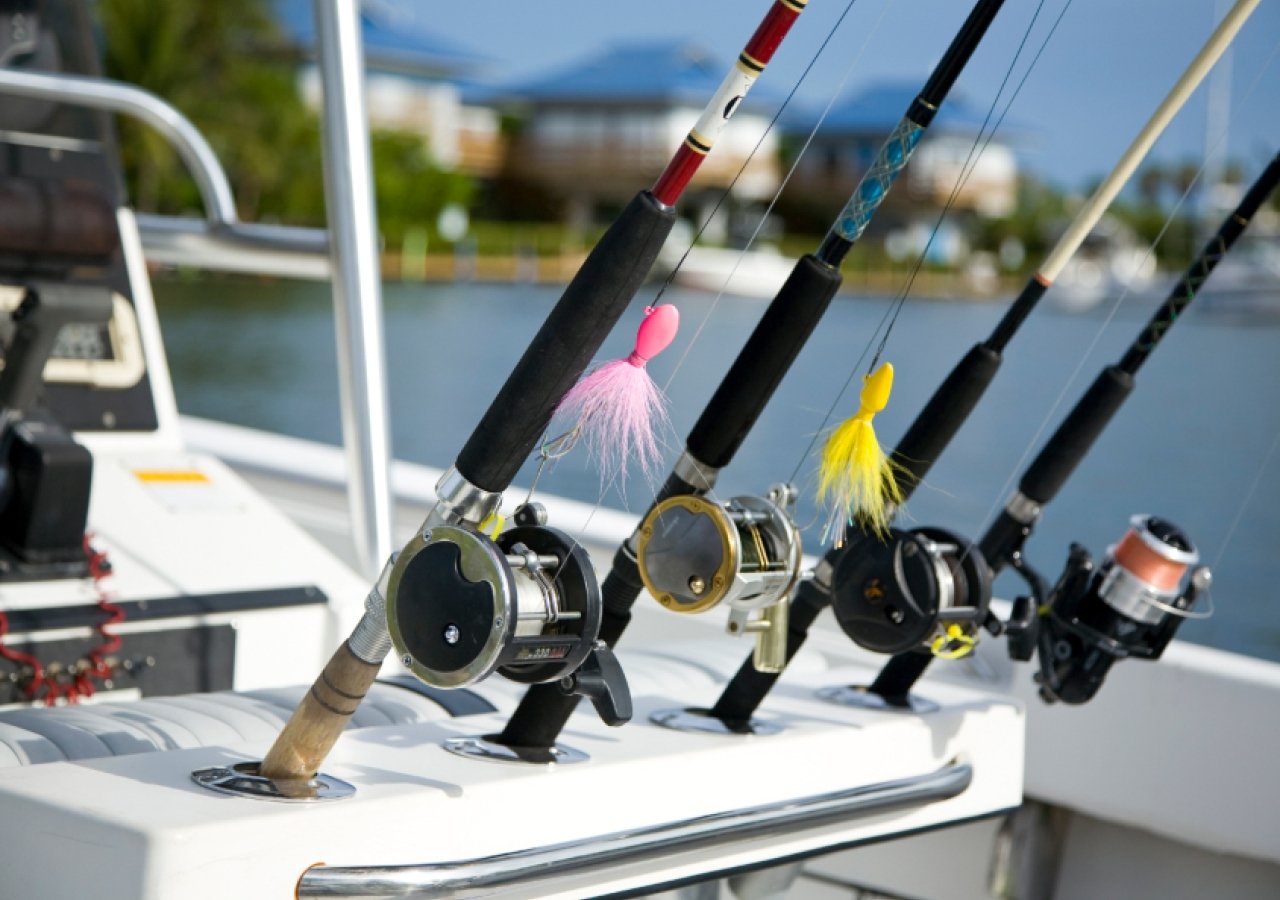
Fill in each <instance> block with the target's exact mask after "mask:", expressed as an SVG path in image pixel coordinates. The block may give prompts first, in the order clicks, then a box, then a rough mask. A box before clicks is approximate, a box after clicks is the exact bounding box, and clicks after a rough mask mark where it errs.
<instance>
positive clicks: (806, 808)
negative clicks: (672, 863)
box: [297, 764, 973, 900]
mask: <svg viewBox="0 0 1280 900" xmlns="http://www.w3.org/2000/svg"><path fill="white" fill-rule="evenodd" d="M972 780H973V769H972V767H971V766H969V765H967V764H953V765H950V766H947V767H945V768H942V769H939V770H938V771H936V772H930V773H928V774H925V775H918V776H915V777H912V778H902V779H899V780H896V781H885V782H881V783H879V784H871V785H863V786H860V787H855V788H849V789H846V790H843V791H834V792H831V793H826V794H817V795H815V796H811V797H803V798H800V799H797V800H787V801H782V802H779V803H770V804H765V805H762V806H753V807H748V808H746V809H738V810H728V811H725V812H721V813H715V814H712V815H708V816H700V817H697V818H693V819H684V820H680V821H676V822H668V823H665V824H662V825H655V826H652V827H649V828H642V829H638V830H636V831H629V832H616V833H613V834H606V835H600V836H598V837H595V838H591V839H588V840H583V841H569V842H566V843H563V844H554V845H552V846H549V847H537V848H534V849H531V850H520V851H516V852H513V853H501V854H498V855H496V856H486V857H480V858H477V859H468V860H460V861H457V862H444V863H427V864H423V865H409V866H344V867H337V866H334V867H328V866H317V867H314V868H311V869H308V870H307V871H306V872H304V873H303V875H302V878H301V880H300V881H299V882H298V890H297V894H298V896H299V897H361V898H403V897H413V898H421V900H428V898H435V897H478V896H484V895H487V894H490V893H492V892H493V891H495V890H498V889H501V888H511V887H513V886H515V885H518V884H520V885H531V884H536V883H538V882H541V881H544V880H546V879H550V878H562V877H565V876H569V875H591V874H593V873H600V874H604V873H605V872H606V871H607V870H608V869H610V868H613V867H616V866H619V865H631V864H637V863H646V862H652V861H655V860H657V859H659V858H661V857H664V856H669V855H672V854H677V853H686V852H689V851H693V850H713V851H714V850H719V849H729V846H730V845H731V844H733V843H734V842H737V841H742V840H749V839H752V838H759V837H766V836H769V835H778V834H780V833H782V832H784V831H788V830H792V829H796V828H813V827H818V826H821V825H829V824H832V823H835V822H838V821H840V820H843V819H848V818H851V817H855V816H866V815H870V814H872V813H880V812H885V811H888V810H891V809H900V808H903V807H907V806H920V805H923V804H925V803H931V802H935V801H939V800H947V799H950V798H951V797H955V796H957V795H959V794H961V793H963V792H964V791H965V790H966V789H967V788H968V787H969V784H970V783H971V782H972ZM709 874H717V873H714V872H713V873H709Z"/></svg>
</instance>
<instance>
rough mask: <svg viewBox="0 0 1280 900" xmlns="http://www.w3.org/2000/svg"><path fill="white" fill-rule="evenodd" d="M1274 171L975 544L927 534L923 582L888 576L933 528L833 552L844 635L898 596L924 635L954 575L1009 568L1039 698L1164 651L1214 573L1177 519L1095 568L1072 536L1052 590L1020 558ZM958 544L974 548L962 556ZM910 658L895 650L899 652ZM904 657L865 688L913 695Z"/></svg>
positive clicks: (869, 630)
mask: <svg viewBox="0 0 1280 900" xmlns="http://www.w3.org/2000/svg"><path fill="white" fill-rule="evenodd" d="M1277 183H1280V154H1277V155H1276V156H1275V157H1274V158H1272V160H1271V162H1270V164H1269V165H1268V166H1267V167H1266V168H1265V169H1264V170H1263V172H1262V174H1261V175H1259V176H1258V178H1257V180H1256V181H1255V182H1254V184H1253V186H1252V187H1251V188H1250V189H1249V191H1248V192H1247V193H1246V194H1245V196H1244V197H1243V198H1242V199H1241V201H1240V203H1239V205H1238V206H1237V207H1236V209H1235V210H1234V211H1233V212H1232V213H1231V214H1230V215H1229V216H1228V217H1227V218H1226V220H1225V221H1223V223H1222V225H1221V226H1220V227H1219V228H1218V231H1217V233H1216V234H1214V236H1213V237H1212V238H1211V239H1210V240H1209V241H1208V243H1207V244H1206V245H1205V247H1204V248H1203V249H1202V250H1201V252H1200V254H1199V255H1198V256H1197V257H1196V259H1195V260H1194V261H1193V262H1192V263H1191V265H1190V267H1189V268H1188V269H1187V271H1186V272H1185V273H1184V274H1183V276H1182V278H1180V279H1179V280H1178V282H1177V284H1175V285H1174V286H1173V288H1172V290H1171V291H1170V293H1169V296H1168V298H1167V299H1166V300H1165V301H1164V303H1163V304H1161V306H1160V307H1159V309H1157V310H1156V312H1155V313H1154V314H1153V315H1152V317H1151V319H1150V321H1149V322H1148V323H1147V324H1146V326H1145V327H1144V328H1143V329H1142V331H1141V333H1139V335H1138V336H1137V338H1136V339H1135V340H1134V341H1133V343H1132V344H1130V346H1129V348H1128V349H1127V350H1126V351H1125V353H1124V355H1123V356H1122V357H1121V359H1120V360H1119V362H1117V363H1116V364H1114V365H1110V366H1107V367H1106V368H1104V369H1103V370H1102V372H1101V373H1100V374H1099V375H1098V377H1097V379H1096V380H1095V381H1094V382H1093V384H1092V385H1091V386H1090V387H1089V389H1088V390H1087V391H1085V393H1084V394H1083V396H1081V398H1080V400H1079V401H1078V402H1077V403H1076V405H1075V406H1074V407H1073V408H1072V410H1071V411H1070V412H1069V413H1068V414H1067V416H1066V418H1065V419H1063V421H1062V424H1061V425H1060V426H1059V427H1058V429H1057V431H1055V432H1054V434H1053V436H1052V437H1050V438H1049V440H1048V441H1047V442H1046V443H1045V445H1044V447H1043V448H1042V449H1041V450H1040V452H1039V453H1038V454H1037V456H1036V458H1035V460H1034V461H1033V462H1032V463H1031V464H1030V466H1028V467H1027V469H1026V471H1025V472H1024V473H1023V476H1022V479H1021V480H1020V482H1019V484H1018V489H1017V490H1016V491H1014V493H1013V495H1012V496H1011V497H1010V498H1009V501H1008V502H1007V503H1006V505H1005V507H1004V509H1003V510H1002V511H1001V513H1000V515H999V517H998V518H997V519H996V521H995V522H993V523H992V524H991V526H990V527H989V528H988V529H987V531H986V533H985V534H984V535H983V536H982V539H981V540H980V541H979V542H978V543H977V545H976V546H968V545H966V544H965V543H964V542H963V541H962V540H954V541H953V542H952V543H951V544H950V545H949V546H948V545H946V544H943V543H942V542H941V541H939V542H937V543H935V544H934V546H933V547H928V546H921V547H920V548H919V549H920V552H918V553H916V554H913V556H914V557H915V558H916V560H917V562H915V563H912V562H911V561H910V560H907V569H908V570H910V569H912V568H920V564H923V565H925V566H932V565H935V564H936V563H938V562H940V561H941V562H943V563H944V564H945V565H946V566H947V568H948V569H949V570H950V571H949V575H946V576H942V577H941V578H939V579H936V583H935V582H929V583H927V584H926V583H925V581H922V580H920V578H919V575H918V574H917V573H915V572H911V571H903V572H901V574H898V575H896V577H891V576H890V572H889V567H890V566H892V565H893V562H894V560H895V559H896V560H897V561H899V562H901V561H903V560H905V559H906V557H902V556H900V555H899V552H898V551H900V550H901V549H902V548H903V547H904V546H905V544H904V543H902V542H905V541H917V542H918V540H919V537H920V536H921V532H927V531H928V530H927V529H917V530H916V531H915V532H895V534H894V535H893V538H892V539H891V540H890V541H889V544H888V546H886V548H885V549H884V550H882V551H878V552H875V553H874V554H865V555H863V557H862V558H855V557H854V556H853V555H849V556H846V557H845V558H844V559H843V560H841V561H840V563H839V564H838V568H837V571H836V573H835V584H836V587H835V588H834V591H833V595H832V601H831V602H832V608H833V610H834V612H835V613H836V620H837V621H838V622H839V623H840V625H841V627H842V628H843V629H844V631H845V633H846V634H848V635H849V636H850V637H852V638H853V639H854V640H855V641H856V642H857V643H859V644H860V645H862V646H867V645H868V639H869V642H870V643H871V644H879V643H881V642H882V641H884V640H885V639H886V637H887V636H888V630H886V629H885V628H884V625H883V624H882V623H884V622H885V621H886V620H885V615H884V612H885V610H886V609H887V608H889V606H890V605H891V604H897V607H898V608H900V609H901V610H902V611H903V613H904V618H903V620H902V621H901V622H900V623H895V624H894V626H893V628H892V629H890V630H892V631H896V632H897V634H896V635H894V636H895V637H896V638H899V639H902V638H904V637H906V638H907V639H909V640H910V641H911V643H912V644H914V645H915V646H917V647H918V646H919V643H920V638H919V635H924V634H932V633H934V632H935V631H936V630H937V628H938V625H939V622H940V621H942V620H943V617H945V616H947V615H948V614H949V613H950V612H952V611H954V609H956V608H957V607H959V606H961V605H963V603H962V602H954V603H953V604H952V609H951V610H948V609H947V608H946V607H947V604H946V603H944V602H940V599H939V598H940V596H941V594H942V593H943V592H944V590H945V589H946V588H947V585H946V584H945V582H946V580H947V578H948V577H950V578H952V580H954V581H955V582H956V585H957V588H958V589H957V590H956V593H957V594H963V593H968V594H970V595H972V594H975V593H984V594H986V595H987V596H989V595H990V584H991V580H992V579H993V578H994V577H995V576H996V575H997V574H999V573H1000V572H1001V570H1003V569H1004V568H1005V567H1006V566H1007V567H1009V568H1012V569H1013V570H1014V571H1015V572H1017V573H1018V574H1019V575H1020V576H1021V577H1022V578H1023V579H1024V580H1025V581H1026V582H1027V584H1028V586H1029V587H1030V589H1031V596H1030V597H1021V598H1018V600H1017V601H1016V602H1015V605H1014V611H1013V615H1012V617H1011V619H1010V622H1009V623H1008V624H1007V625H1006V626H1003V627H1004V628H1005V629H1006V630H1007V631H1008V632H1009V635H1010V644H1009V648H1010V652H1011V654H1012V655H1013V656H1014V657H1015V658H1018V659H1023V660H1026V659H1029V658H1030V656H1031V653H1032V652H1033V651H1034V650H1035V648H1036V647H1037V646H1039V648H1040V660H1041V677H1040V680H1041V687H1042V696H1044V697H1045V698H1046V699H1048V700H1057V699H1061V700H1065V701H1066V702H1069V703H1083V702H1085V701H1087V700H1089V699H1090V698H1092V696H1093V694H1094V693H1095V692H1096V691H1097V689H1098V687H1100V686H1101V684H1102V679H1103V678H1104V677H1105V675H1106V672H1107V670H1108V669H1109V668H1110V666H1111V664H1112V662H1114V661H1115V660H1116V659H1120V658H1124V657H1126V656H1138V657H1142V658H1148V659H1156V658H1158V657H1159V655H1160V653H1161V652H1162V651H1163V649H1164V647H1165V645H1167V644H1168V642H1169V641H1170V640H1171V639H1172V638H1173V634H1174V632H1175V631H1176V629H1177V627H1178V625H1180V624H1181V622H1182V620H1183V619H1184V618H1186V617H1187V616H1188V612H1187V611H1188V610H1189V608H1190V606H1191V605H1192V604H1193V603H1194V602H1195V598H1196V596H1197V595H1198V594H1200V593H1202V592H1203V591H1204V589H1205V588H1206V587H1207V585H1208V580H1209V573H1208V570H1207V569H1205V568H1200V569H1195V570H1191V569H1190V567H1191V566H1192V565H1194V563H1195V562H1196V561H1197V559H1198V557H1197V554H1196V553H1195V550H1194V547H1193V545H1192V544H1191V541H1190V540H1189V539H1188V538H1187V537H1186V536H1185V534H1183V533H1182V532H1181V530H1180V529H1178V528H1177V527H1176V526H1173V525H1172V524H1171V523H1168V522H1166V521H1164V520H1160V519H1157V518H1155V517H1150V516H1142V517H1136V518H1135V520H1134V523H1133V524H1134V528H1133V530H1132V531H1131V532H1130V533H1129V534H1127V535H1126V536H1125V538H1124V539H1123V540H1122V541H1121V542H1120V543H1119V544H1117V545H1116V547H1115V548H1114V549H1113V551H1112V553H1111V554H1110V556H1109V558H1108V560H1107V563H1106V564H1105V565H1104V566H1103V567H1101V568H1100V569H1099V570H1097V571H1095V567H1094V565H1093V562H1092V559H1091V558H1090V557H1089V555H1088V553H1087V552H1085V551H1084V550H1083V548H1081V547H1079V546H1078V545H1074V546H1073V547H1072V551H1071V557H1070V560H1069V562H1068V565H1067V569H1066V571H1065V572H1064V574H1063V576H1062V578H1060V579H1059V581H1058V583H1057V585H1056V586H1055V588H1054V589H1053V591H1052V592H1046V590H1045V581H1044V579H1043V578H1041V577H1040V576H1039V574H1038V573H1036V572H1035V570H1034V569H1032V568H1031V567H1030V565H1029V564H1028V563H1027V562H1026V560H1025V559H1024V558H1023V554H1022V548H1023V545H1024V544H1025V543H1026V540H1027V538H1028V537H1029V536H1030V534H1031V532H1032V529H1033V528H1034V527H1035V524H1036V523H1037V522H1038V521H1039V519H1040V516H1041V515H1042V514H1043V511H1044V508H1045V506H1047V505H1048V504H1049V502H1050V501H1052V500H1053V499H1054V498H1055V497H1056V496H1057V494H1058V491H1059V490H1060V489H1061V488H1062V486H1063V484H1065V483H1066V480H1067V479H1068V478H1069V477H1070V476H1071V474H1072V472H1074V471H1075V469H1076V467H1077V466H1078V465H1079V464H1080V461H1081V460H1082V459H1084V457H1085V454H1087V453H1088V452H1089V449H1090V448H1091V447H1092V446H1093V444H1094V442H1095V441H1096V440H1097V439H1098V437H1099V436H1100V435H1101V434H1102V431H1103V429H1104V428H1106V426H1107V424H1108V423H1109V422H1110V421H1111V419H1112V418H1113V417H1114V416H1115V414H1116V412H1118V411H1119V409H1120V407H1121V405H1122V404H1123V403H1124V401H1125V400H1126V399H1127V398H1128V397H1129V395H1130V394H1131V393H1132V392H1133V388H1134V385H1135V383H1136V382H1135V379H1136V376H1137V374H1138V371H1139V369H1141V367H1142V365H1143V363H1145V362H1146V360H1147V358H1148V357H1149V356H1150V355H1151V353H1152V352H1153V351H1154V350H1155V348H1156V347H1157V346H1158V345H1159V343H1160V341H1161V340H1163V339H1164V336H1165V335H1166V334H1167V333H1168V332H1169V329H1170V328H1172V327H1173V325H1174V323H1176V322H1177V321H1178V319H1179V318H1180V317H1181V315H1182V314H1183V312H1185V310H1186V308H1187V307H1188V306H1189V305H1190V304H1191V302H1192V301H1193V300H1195V298H1196V296H1197V295H1198V294H1199V292H1200V289H1201V287H1202V286H1203V285H1204V283H1205V281H1206V280H1208V278H1209V276H1210V274H1212V272H1213V270H1214V268H1215V267H1216V266H1217V265H1218V263H1219V262H1221V261H1222V259H1223V258H1224V257H1225V256H1226V255H1227V253H1228V252H1229V251H1230V249H1231V246H1232V245H1233V244H1234V243H1235V242H1236V239H1237V238H1239V237H1240V235H1241V234H1243V233H1244V231H1245V229H1246V228H1247V227H1248V225H1249V222H1250V220H1251V219H1252V218H1253V216H1254V214H1255V213H1257V211H1258V209H1259V208H1260V207H1261V206H1262V204H1263V202H1264V201H1265V200H1266V199H1267V197H1268V196H1269V195H1270V194H1271V192H1272V190H1273V189H1274V188H1275V187H1276V185H1277ZM924 536H925V537H928V535H927V534H926V535H924ZM895 545H896V546H895ZM873 555H874V556H875V557H876V558H875V560H874V561H873V560H872V558H871V557H872V556H873ZM961 556H967V557H968V560H967V561H965V562H964V563H960V562H959V561H960V559H961ZM966 565H967V566H969V569H968V570H965V569H964V566H966ZM920 571H921V572H923V569H920ZM1188 571H1191V576H1192V577H1191V583H1190V585H1189V586H1187V587H1186V588H1183V587H1182V586H1181V581H1182V578H1183V575H1185V574H1186V573H1187V572H1188ZM872 579H880V581H879V583H880V584H882V585H884V586H885V593H884V596H883V597H879V598H874V601H873V599H872V598H869V597H867V596H865V594H866V588H867V586H868V585H869V584H870V583H871V580H872ZM908 581H910V582H913V591H912V598H913V600H914V602H913V603H911V604H906V603H902V602H901V597H900V595H899V590H900V589H901V588H902V587H904V586H905V585H906V584H907V582H908ZM961 581H963V582H964V583H963V584H960V582H961ZM1033 601H1034V602H1033ZM992 618H993V619H994V617H992ZM997 624H998V623H997ZM993 630H995V629H993ZM910 652H911V653H914V654H915V655H916V656H917V657H921V658H925V660H926V662H927V659H928V658H931V656H926V652H922V651H921V650H919V649H913V650H912V651H910ZM908 658H911V657H908V656H906V655H904V656H899V657H895V662H896V660H899V659H902V660H906V659H908ZM912 663H913V665H911V666H910V667H908V666H907V665H905V663H904V664H901V665H900V667H899V668H896V669H890V668H889V667H888V666H886V668H885V670H884V671H883V672H881V674H880V677H879V678H878V679H877V684H876V685H873V686H872V687H871V688H870V689H869V690H870V691H871V692H872V693H874V694H877V695H878V696H879V697H880V698H882V699H884V700H886V701H888V702H890V703H892V704H895V705H902V704H906V703H908V702H909V692H910V690H911V687H912V685H913V684H914V683H915V680H914V678H912V677H911V676H912V674H913V673H916V672H922V671H923V666H920V665H918V664H916V663H917V660H916V659H914V658H912ZM916 677H918V675H916Z"/></svg>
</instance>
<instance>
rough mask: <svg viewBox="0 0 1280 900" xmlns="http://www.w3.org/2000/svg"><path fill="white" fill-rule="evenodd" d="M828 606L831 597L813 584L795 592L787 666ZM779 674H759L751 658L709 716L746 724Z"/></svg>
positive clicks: (788, 632) (789, 626)
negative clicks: (820, 614) (819, 615)
mask: <svg viewBox="0 0 1280 900" xmlns="http://www.w3.org/2000/svg"><path fill="white" fill-rule="evenodd" d="M830 605H831V594H829V593H828V592H827V591H826V590H825V589H824V588H823V587H822V586H820V585H819V584H818V583H817V582H815V581H803V582H801V583H800V587H798V588H797V589H796V595H795V597H794V599H792V601H791V609H790V610H789V611H788V613H789V615H788V616H787V663H788V664H790V662H791V660H793V659H795V656H796V654H797V653H799V652H800V648H801V647H803V646H804V641H805V638H807V637H808V636H809V628H810V627H811V626H812V625H813V622H814V620H815V619H817V618H818V614H819V613H820V612H822V611H823V610H824V609H826V608H827V607H828V606H830ZM781 675H782V673H781V672H761V671H760V670H759V669H757V668H756V667H755V665H754V664H753V658H752V657H751V656H748V657H747V660H746V662H744V663H743V664H742V667H741V668H740V669H738V673H737V674H736V675H734V676H733V678H732V680H730V682H729V683H728V684H727V685H725V688H724V691H723V692H722V693H721V694H720V699H719V700H717V701H716V705H715V706H713V707H712V708H711V715H713V716H715V717H716V718H718V719H720V720H721V721H722V722H729V723H734V722H747V721H749V720H750V719H751V716H752V715H753V714H754V713H755V711H756V710H757V709H758V708H759V707H760V704H761V703H763V702H764V698H765V697H767V696H768V695H769V691H771V690H773V686H774V685H775V684H776V683H777V681H778V679H779V678H780V677H781Z"/></svg>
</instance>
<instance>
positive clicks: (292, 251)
mask: <svg viewBox="0 0 1280 900" xmlns="http://www.w3.org/2000/svg"><path fill="white" fill-rule="evenodd" d="M134 218H135V219H136V220H137V223H138V233H139V235H140V236H141V238H142V250H143V253H144V254H145V256H146V257H147V259H149V260H151V261H152V262H156V263H163V264H165V265H171V266H193V267H195V268H197V269H207V270H211V271H221V272H240V273H243V274H247V275H274V276H276V277H278V278H303V279H315V280H321V281H322V280H325V279H327V278H329V276H330V275H331V274H332V267H331V266H330V263H329V233H328V232H327V231H325V230H324V229H323V228H298V227H296V226H292V225H254V224H249V223H237V224H234V225H229V226H212V225H210V224H209V223H208V222H205V221H202V220H200V219H193V218H189V217H186V216H158V215H155V214H153V213H138V214H136V215H135V216H134Z"/></svg>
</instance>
